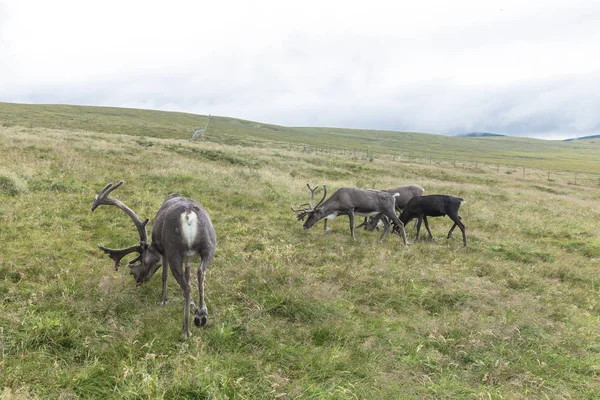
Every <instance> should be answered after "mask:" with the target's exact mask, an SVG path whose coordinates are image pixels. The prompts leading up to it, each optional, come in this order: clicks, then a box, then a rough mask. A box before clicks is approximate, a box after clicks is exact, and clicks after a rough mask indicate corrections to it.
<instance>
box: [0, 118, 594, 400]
mask: <svg viewBox="0 0 600 400" xmlns="http://www.w3.org/2000/svg"><path fill="white" fill-rule="evenodd" d="M90 118H92V117H90ZM94 118H96V117H94ZM56 124H57V126H55V127H54V128H49V127H36V125H35V124H34V123H32V124H27V123H26V122H21V123H20V124H12V123H11V124H6V126H0V154H2V157H0V243H2V250H1V251H0V391H1V393H2V397H3V398H7V399H13V398H15V399H21V398H62V399H71V398H119V399H127V398H132V399H133V398H169V399H171V398H181V399H190V398H198V399H209V398H211V399H213V398H214V399H229V398H239V399H257V398H279V399H286V398H287V399H293V398H319V399H351V398H357V399H375V398H381V399H396V398H415V399H421V398H436V399H438V398H448V399H456V398H482V399H488V398H493V399H500V398H511V399H512V398H523V399H525V398H526V399H531V398H552V399H558V398H565V399H584V398H588V399H592V398H597V396H598V393H599V392H600V378H599V373H600V340H599V339H598V338H599V335H598V332H599V327H600V326H599V322H600V321H599V318H600V304H599V295H600V288H599V286H600V279H599V278H600V273H599V266H600V262H599V259H600V235H599V234H598V221H599V220H600V206H599V204H600V203H599V202H600V190H598V189H596V188H586V187H581V186H574V185H562V184H558V183H552V182H549V183H546V184H544V183H532V182H530V181H528V180H523V179H518V178H515V177H508V176H506V175H503V174H496V173H494V172H493V171H489V170H483V169H482V170H477V169H471V170H463V169H458V168H444V169H442V168H437V167H435V166H431V167H430V166H426V165H414V164H407V163H401V162H390V161H389V160H381V159H378V158H377V157H375V158H374V159H373V160H372V161H369V160H366V159H364V158H361V157H356V156H348V155H340V154H312V153H299V152H295V151H289V150H286V149H285V146H281V147H279V148H274V147H273V146H271V145H270V143H271V142H270V141H269V140H271V139H268V138H263V137H260V136H259V135H256V136H253V137H252V141H250V140H249V139H248V140H246V139H244V136H243V135H241V136H240V137H241V138H243V140H240V143H239V144H224V143H215V142H210V141H204V142H190V141H188V140H185V137H184V138H181V137H168V136H167V137H161V136H160V135H155V136H156V137H153V136H152V135H149V136H144V135H143V133H136V134H135V135H129V134H124V132H116V133H109V130H107V131H105V132H101V131H92V130H88V131H86V130H85V129H83V128H82V127H81V126H78V127H76V129H77V130H64V129H60V125H61V121H60V120H59V121H58V122H57V123H56ZM240 124H242V123H241V122H240ZM74 129H75V128H74ZM228 129H229V131H228V132H227V133H228V134H230V135H235V132H236V128H235V126H234V125H233V124H232V125H229V128H228ZM218 132H219V130H218V128H217V129H215V131H213V134H217V135H218ZM298 132H302V131H301V130H299V131H298ZM300 134H301V133H299V135H300ZM190 136H191V135H190ZM421 136H423V140H424V142H423V143H425V147H426V146H427V144H426V143H427V140H429V138H428V137H425V136H426V135H421ZM298 139H299V140H298V141H301V140H300V138H298ZM448 139H449V140H452V138H448ZM280 140H281V141H283V142H284V141H285V140H283V139H280ZM398 140H400V139H398ZM415 140H416V139H415ZM436 140H438V139H436ZM462 140H464V139H462ZM494 140H498V139H494ZM507 140H511V139H507ZM519 140H521V139H519ZM539 142H541V141H535V140H532V141H530V142H528V143H529V145H531V146H535V145H536V144H537V143H539ZM261 143H262V145H261ZM554 145H555V144H553V146H554ZM565 146H567V144H565ZM568 146H571V144H569V145H568ZM544 151H549V150H548V149H547V148H545V150H544ZM573 154H574V153H569V156H568V157H567V159H568V160H569V161H568V163H569V164H570V165H571V166H572V165H579V161H577V160H575V161H573V160H574V159H575V157H574V156H573ZM549 157H550V156H549ZM557 160H558V161H557V163H559V162H560V160H561V158H560V157H559V158H557ZM584 161H585V160H584ZM582 163H584V162H582ZM568 168H570V167H566V168H565V169H568ZM119 180H124V181H125V182H126V183H125V185H123V186H122V187H121V188H120V189H119V190H118V191H116V192H115V195H114V197H117V198H119V199H121V200H123V201H124V202H125V203H127V204H128V205H129V206H130V207H132V208H133V209H134V210H135V211H136V213H137V214H138V215H139V216H140V217H141V218H151V220H152V218H154V214H155V213H156V210H157V209H158V207H159V206H160V204H161V203H162V201H163V199H164V197H165V196H166V195H167V194H169V193H171V192H178V193H180V194H182V195H185V196H189V197H191V198H194V199H196V200H198V201H199V202H200V203H202V204H203V205H204V207H205V208H206V209H207V211H208V213H209V214H210V216H211V219H212V222H213V225H214V227H215V230H216V232H217V237H218V247H217V254H216V257H215V259H214V260H213V263H212V266H211V269H210V270H209V272H208V277H207V281H206V298H207V303H208V312H209V322H208V326H207V327H205V328H202V329H198V328H195V327H192V334H193V336H192V337H191V338H190V339H188V340H181V339H180V330H181V322H182V316H181V309H182V307H181V305H182V304H181V302H182V297H181V293H180V289H179V287H178V285H177V284H176V282H175V281H174V279H172V277H170V278H169V288H168V289H169V298H170V302H169V303H168V304H167V305H166V306H164V307H159V306H158V302H159V298H160V293H161V282H160V274H157V275H156V276H155V277H154V278H153V279H152V280H151V281H150V282H149V283H147V284H146V285H143V286H141V287H137V288H136V287H135V285H134V280H133V278H132V277H131V276H129V275H128V268H127V266H126V265H125V263H123V265H122V267H121V270H119V271H118V272H115V271H114V269H113V263H112V261H111V260H110V259H108V257H106V255H104V254H103V253H102V252H101V251H99V250H98V249H97V248H96V244H98V243H101V244H102V245H104V246H107V247H113V248H118V247H127V246H130V245H133V244H136V241H137V232H136V231H135V228H134V226H133V224H132V223H131V221H130V220H129V219H128V218H127V216H125V215H124V214H123V213H122V212H120V211H119V210H116V209H111V208H107V207H105V208H100V209H98V210H96V211H95V212H94V213H93V214H92V213H91V212H90V207H91V204H92V200H93V198H94V196H95V194H96V193H97V191H98V190H100V189H101V188H102V187H103V186H104V185H105V184H106V183H108V182H114V183H116V182H117V181H119ZM307 182H309V183H310V184H311V185H313V186H314V185H316V184H323V183H325V184H327V185H328V189H329V190H331V193H333V191H334V190H335V189H337V188H339V187H344V186H347V187H348V186H349V187H359V188H391V187H395V186H399V185H402V184H410V183H415V184H418V185H421V186H423V187H424V188H425V194H434V193H441V194H451V195H454V196H458V197H462V198H464V199H465V200H466V203H465V204H463V205H462V206H461V209H460V215H461V217H462V220H463V222H464V224H465V225H466V229H467V236H468V240H469V244H468V246H467V247H463V245H462V240H461V238H460V233H459V234H457V233H456V232H455V234H454V236H453V237H452V238H451V239H449V240H448V239H446V238H445V234H446V233H447V231H448V229H449V228H450V226H451V225H452V222H451V221H450V220H449V219H448V218H447V217H444V218H430V225H431V228H432V231H433V233H434V235H435V236H436V240H435V241H433V242H429V241H420V242H417V243H412V244H411V246H410V247H409V248H408V249H406V248H404V246H402V243H401V239H400V238H399V237H398V236H395V235H389V236H388V237H386V238H385V240H384V241H383V242H380V241H379V234H378V233H376V232H367V231H364V230H362V229H361V230H357V232H356V240H355V241H352V239H351V237H350V234H349V227H348V218H347V217H343V216H342V217H338V218H337V219H336V220H334V221H333V222H330V223H329V227H330V228H331V229H332V232H331V233H329V234H324V233H323V230H322V228H323V224H322V222H321V223H319V224H317V225H316V226H314V227H313V228H312V229H310V230H308V231H305V230H302V229H301V223H300V222H298V221H296V220H295V218H294V215H293V214H292V212H291V210H290V206H297V205H299V204H300V203H304V202H306V201H307V200H308V199H309V195H310V193H309V191H308V190H307V188H306V186H305V184H306V183H307ZM317 197H318V194H317ZM151 223H152V222H150V224H151ZM150 224H149V228H148V231H150ZM406 230H407V235H408V237H409V239H413V237H414V228H413V226H412V224H410V226H408V227H407V229H406Z"/></svg>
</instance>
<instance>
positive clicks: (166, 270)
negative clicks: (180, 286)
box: [160, 260, 169, 307]
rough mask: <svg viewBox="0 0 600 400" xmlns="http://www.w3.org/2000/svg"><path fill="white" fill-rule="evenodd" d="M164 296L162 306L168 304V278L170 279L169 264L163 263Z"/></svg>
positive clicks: (161, 300) (161, 297)
mask: <svg viewBox="0 0 600 400" xmlns="http://www.w3.org/2000/svg"><path fill="white" fill-rule="evenodd" d="M162 269H163V270H162V295H161V296H160V306H161V307H162V306H164V305H165V304H167V278H168V277H169V264H168V263H167V262H166V260H165V262H163V266H162Z"/></svg>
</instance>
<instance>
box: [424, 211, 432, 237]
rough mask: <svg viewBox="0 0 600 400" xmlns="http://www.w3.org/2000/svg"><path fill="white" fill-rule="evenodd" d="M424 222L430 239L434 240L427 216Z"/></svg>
mask: <svg viewBox="0 0 600 400" xmlns="http://www.w3.org/2000/svg"><path fill="white" fill-rule="evenodd" d="M423 221H425V228H426V229H427V233H429V239H431V240H434V239H433V235H432V234H431V230H430V229H429V222H427V216H426V215H424V216H423Z"/></svg>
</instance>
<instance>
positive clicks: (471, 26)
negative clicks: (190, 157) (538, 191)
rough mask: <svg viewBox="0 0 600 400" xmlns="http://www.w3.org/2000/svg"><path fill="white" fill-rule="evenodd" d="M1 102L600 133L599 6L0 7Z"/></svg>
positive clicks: (385, 125)
mask: <svg viewBox="0 0 600 400" xmlns="http://www.w3.org/2000/svg"><path fill="white" fill-rule="evenodd" d="M0 101H5V102H21V103H65V104H85V105H103V106H117V107H136V108H149V109H160V110H173V111H185V112H191V113H197V114H213V115H220V116H228V117H235V118H243V119H249V120H254V121H260V122H267V123H274V124H280V125H288V126H335V127H345V128H364V129H366V128H369V129H389V130H400V131H416V132H431V133H443V134H453V133H461V132H471V131H485V132H494V133H502V134H509V135H518V136H529V137H540V138H548V139H559V138H568V137H576V136H586V135H593V134H600V1H597V0H593V1H590V0H584V1H577V0H527V1H524V0H498V1H484V0H479V1H467V0H454V1H447V0H421V1H414V0H411V1H404V0H396V1H378V0H369V1H366V2H360V3H358V2H353V1H348V0H346V1H327V0H316V1H313V0H302V1H294V2H291V1H284V0H276V1H261V0H256V1H227V0H216V1H215V0H212V1H201V0H197V1H182V0H169V1H161V2H158V1H157V2H152V1H148V0H145V1H137V0H131V1H128V0H118V1H117V0H103V1H82V0H73V1H71V0H52V1H49V0H0Z"/></svg>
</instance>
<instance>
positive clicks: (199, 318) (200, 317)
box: [194, 254, 213, 327]
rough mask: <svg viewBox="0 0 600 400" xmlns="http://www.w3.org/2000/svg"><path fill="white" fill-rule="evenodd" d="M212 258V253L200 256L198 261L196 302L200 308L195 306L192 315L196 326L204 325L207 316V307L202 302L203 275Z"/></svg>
mask: <svg viewBox="0 0 600 400" xmlns="http://www.w3.org/2000/svg"><path fill="white" fill-rule="evenodd" d="M212 258H213V255H212V254H209V255H204V256H203V257H202V261H201V262H200V266H199V267H198V297H199V300H198V302H199V303H198V304H199V305H200V308H196V313H195V315H194V325H196V326H197V327H202V326H204V325H206V319H207V317H208V309H207V308H206V303H205V302H204V277H205V275H206V270H207V268H208V266H209V264H210V261H211V260H212Z"/></svg>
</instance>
